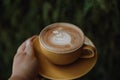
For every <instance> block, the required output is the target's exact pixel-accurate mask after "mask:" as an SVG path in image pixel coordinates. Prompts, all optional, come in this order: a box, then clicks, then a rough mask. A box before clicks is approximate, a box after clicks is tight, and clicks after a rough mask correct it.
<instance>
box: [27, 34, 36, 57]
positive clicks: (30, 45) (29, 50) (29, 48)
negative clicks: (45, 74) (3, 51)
mask: <svg viewBox="0 0 120 80" xmlns="http://www.w3.org/2000/svg"><path fill="white" fill-rule="evenodd" d="M35 37H36V36H33V37H31V38H30V39H28V40H27V41H26V48H25V52H26V54H27V55H30V56H34V50H33V43H32V41H33V39H34V38H35Z"/></svg>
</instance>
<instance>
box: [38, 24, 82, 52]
mask: <svg viewBox="0 0 120 80" xmlns="http://www.w3.org/2000/svg"><path fill="white" fill-rule="evenodd" d="M83 35H84V34H83V33H82V31H81V30H80V29H79V28H78V27H76V26H75V25H72V24H64V23H59V24H58V23H57V25H56V24H52V25H49V26H47V27H46V28H45V29H44V30H43V31H42V32H41V34H40V42H41V44H42V47H44V48H46V49H47V50H49V51H51V52H55V53H69V52H72V51H74V50H76V49H78V48H80V47H81V46H82V44H83V40H84V39H83Z"/></svg>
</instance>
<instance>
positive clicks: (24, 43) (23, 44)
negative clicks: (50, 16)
mask: <svg viewBox="0 0 120 80" xmlns="http://www.w3.org/2000/svg"><path fill="white" fill-rule="evenodd" d="M35 37H36V35H35V36H32V37H31V38H29V39H27V40H30V41H32V40H33V39H34V38H35ZM27 40H26V41H24V42H23V43H22V45H20V47H19V48H18V50H17V54H20V53H23V52H24V50H25V48H26V42H27Z"/></svg>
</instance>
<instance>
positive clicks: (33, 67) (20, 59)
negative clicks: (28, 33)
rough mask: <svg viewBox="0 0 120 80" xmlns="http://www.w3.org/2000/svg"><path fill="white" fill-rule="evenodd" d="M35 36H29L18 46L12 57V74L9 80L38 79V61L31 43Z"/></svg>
mask: <svg viewBox="0 0 120 80" xmlns="http://www.w3.org/2000/svg"><path fill="white" fill-rule="evenodd" d="M35 37H36V36H33V37H31V38H29V39H28V40H26V41H25V42H23V43H22V45H20V47H19V48H18V50H17V52H16V54H15V56H14V59H13V67H12V74H11V77H10V78H9V80H39V79H38V78H37V74H38V61H37V58H36V57H35V52H34V50H33V43H32V41H33V39H34V38H35Z"/></svg>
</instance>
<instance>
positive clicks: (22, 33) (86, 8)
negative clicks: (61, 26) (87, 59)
mask: <svg viewBox="0 0 120 80" xmlns="http://www.w3.org/2000/svg"><path fill="white" fill-rule="evenodd" d="M119 3H120V0H0V80H7V79H8V78H9V76H10V74H11V69H12V60H13V56H14V54H15V52H16V50H17V48H18V47H19V45H20V44H21V43H22V42H23V41H24V40H26V39H27V38H29V37H31V36H33V35H35V34H39V32H40V31H41V29H43V28H44V27H45V26H47V25H49V24H51V23H55V22H68V23H72V24H75V25H78V26H80V28H81V29H82V30H83V31H84V33H85V34H86V35H87V36H88V37H89V38H90V39H91V40H92V41H93V42H94V44H95V45H96V47H97V50H98V56H99V58H98V61H97V64H96V66H95V67H94V68H93V69H92V70H91V71H90V72H89V73H88V74H87V75H85V76H83V77H81V78H80V79H78V80H120V51H119V50H120V32H119V31H120V11H119V9H120V6H119V5H120V4H119Z"/></svg>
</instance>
